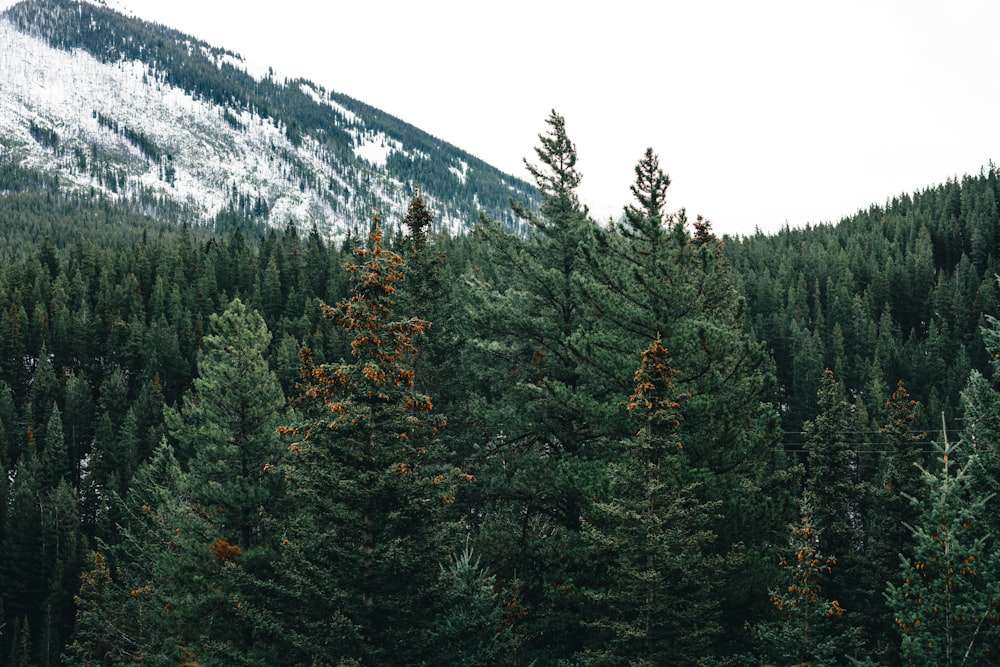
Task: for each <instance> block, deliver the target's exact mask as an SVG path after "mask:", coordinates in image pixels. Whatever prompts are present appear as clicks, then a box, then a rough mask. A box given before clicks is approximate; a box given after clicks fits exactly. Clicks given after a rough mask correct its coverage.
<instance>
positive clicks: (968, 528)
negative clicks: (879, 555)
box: [886, 420, 1000, 667]
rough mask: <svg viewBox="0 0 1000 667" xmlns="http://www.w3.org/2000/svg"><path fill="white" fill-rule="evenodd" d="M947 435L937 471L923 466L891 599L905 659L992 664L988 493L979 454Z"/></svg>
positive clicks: (996, 576) (996, 577) (994, 578)
mask: <svg viewBox="0 0 1000 667" xmlns="http://www.w3.org/2000/svg"><path fill="white" fill-rule="evenodd" d="M942 422H943V420H942ZM943 426H944V425H943V423H942V428H943ZM943 440H944V442H943V443H942V444H938V445H937V446H936V453H937V457H936V461H935V466H937V467H938V471H937V472H930V471H927V470H925V471H924V480H925V482H926V483H927V499H926V501H925V502H919V501H917V500H916V499H914V503H915V504H916V505H918V508H917V509H918V510H919V513H920V515H919V518H918V520H917V523H916V524H914V525H913V526H912V529H913V543H914V546H913V549H912V551H911V553H909V554H902V555H901V556H900V563H899V571H898V574H897V577H896V579H895V582H894V583H890V584H889V586H888V590H887V592H886V598H887V600H888V603H889V606H890V607H891V608H892V610H893V612H894V615H895V621H896V625H897V628H898V630H899V635H900V638H901V642H902V643H901V647H900V652H901V655H902V659H903V664H918V665H942V666H943V667H950V666H952V665H970V666H971V665H992V664H995V663H996V657H995V656H996V652H997V651H998V650H1000V646H998V644H997V641H998V640H1000V622H998V613H1000V610H998V599H1000V570H998V568H1000V557H998V551H997V545H996V542H995V539H994V535H993V534H992V533H991V532H990V531H989V529H988V523H987V521H986V519H987V516H988V515H987V513H986V504H985V501H986V499H987V498H986V497H983V496H980V495H978V494H977V493H975V491H974V490H973V488H972V476H971V475H970V471H969V469H970V466H971V465H973V464H974V462H975V458H976V454H975V453H974V452H973V453H967V454H965V455H964V456H963V454H962V453H960V451H959V450H960V446H959V445H957V444H952V443H951V442H949V440H948V438H947V434H945V435H944V437H943ZM963 459H964V460H963Z"/></svg>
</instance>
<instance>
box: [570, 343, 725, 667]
mask: <svg viewBox="0 0 1000 667" xmlns="http://www.w3.org/2000/svg"><path fill="white" fill-rule="evenodd" d="M673 376H674V370H673V368H672V366H671V363H670V357H669V355H668V353H667V350H666V349H665V348H664V347H663V345H662V343H661V341H659V340H656V341H654V342H653V343H652V344H650V346H649V347H648V348H646V350H645V351H644V352H643V354H642V364H641V366H640V368H639V370H638V371H637V372H636V374H635V383H636V387H635V391H634V393H633V394H632V397H631V401H630V402H629V404H628V410H629V412H632V413H633V414H634V415H635V417H636V420H637V421H638V423H639V424H640V425H641V428H640V430H639V432H638V433H637V434H636V436H635V437H633V438H630V439H629V440H627V441H626V442H625V443H624V445H623V451H622V452H621V454H620V455H619V456H617V457H616V458H615V460H614V461H612V462H610V463H609V464H608V466H609V473H608V479H609V485H610V490H609V493H608V495H607V497H606V498H604V499H602V500H601V501H599V502H597V503H596V504H595V507H594V510H593V514H592V518H591V519H590V524H589V526H588V528H587V529H585V534H586V536H587V538H588V540H589V541H591V542H592V543H593V545H594V546H595V547H596V553H598V554H602V555H604V556H603V557H602V560H604V559H606V560H607V561H608V562H607V567H606V570H605V574H604V576H603V577H601V578H599V579H598V582H599V585H598V586H595V587H594V588H592V589H590V590H588V591H587V597H588V598H589V600H590V602H591V608H592V613H591V614H590V619H589V621H588V623H587V625H588V626H589V627H591V628H592V629H593V632H592V636H591V639H592V641H591V642H589V644H590V646H588V648H587V650H586V651H584V652H583V653H582V655H581V657H580V659H579V662H580V664H601V665H612V664H622V665H626V664H628V665H700V664H717V658H716V657H715V656H713V653H714V652H715V651H714V650H713V649H715V648H717V645H718V641H719V633H720V630H721V628H720V625H719V621H718V612H719V609H718V599H719V595H718V592H713V589H714V587H715V585H716V582H717V581H718V574H719V572H720V571H721V569H722V567H721V566H722V563H721V559H720V558H719V556H717V555H716V554H713V553H712V551H713V549H712V546H713V542H714V541H715V535H714V534H713V532H712V530H711V527H710V526H711V524H712V523H713V521H714V516H713V515H714V514H715V513H716V512H717V511H718V509H719V506H720V503H719V502H716V501H711V502H705V501H703V500H701V499H699V497H698V495H697V493H696V485H695V484H692V483H690V482H687V481H686V480H685V477H687V475H685V474H684V470H683V469H684V468H685V467H686V466H687V465H689V462H688V461H687V459H686V456H685V454H684V445H683V443H682V442H681V440H680V438H679V436H678V427H679V426H680V423H681V421H682V413H683V408H682V406H681V404H680V403H679V402H678V399H682V398H683V397H682V396H679V395H678V394H677V391H676V388H675V387H674V383H673Z"/></svg>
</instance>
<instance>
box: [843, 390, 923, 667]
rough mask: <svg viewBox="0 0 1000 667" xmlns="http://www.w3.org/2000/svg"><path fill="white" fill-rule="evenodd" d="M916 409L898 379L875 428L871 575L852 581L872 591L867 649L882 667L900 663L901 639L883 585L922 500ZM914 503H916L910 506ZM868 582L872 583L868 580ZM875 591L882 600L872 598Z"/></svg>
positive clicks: (909, 540)
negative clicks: (881, 448)
mask: <svg viewBox="0 0 1000 667" xmlns="http://www.w3.org/2000/svg"><path fill="white" fill-rule="evenodd" d="M919 416H920V406H919V404H918V403H917V401H915V400H913V399H912V398H911V397H910V394H909V392H907V391H906V387H905V386H904V384H903V382H902V380H900V381H899V383H898V384H897V385H896V390H895V391H894V392H893V393H892V396H890V397H889V399H888V400H887V401H886V423H885V424H884V425H883V426H882V427H881V428H880V429H879V432H880V433H881V434H882V435H883V437H884V438H885V442H886V449H887V455H886V457H885V462H884V466H883V469H884V472H883V474H882V484H881V486H879V487H878V488H876V489H875V493H874V495H873V498H872V503H871V504H870V506H869V508H868V512H869V516H870V518H869V520H868V522H867V523H868V533H869V535H868V538H867V542H868V543H869V544H870V545H871V546H870V548H869V549H868V554H869V558H870V561H869V565H868V566H867V570H868V571H869V573H870V577H866V579H865V580H863V581H857V580H856V582H855V585H856V586H859V587H860V586H864V587H865V588H866V589H867V588H869V587H870V588H872V589H873V591H872V594H871V595H870V601H869V603H868V605H867V607H868V609H867V612H868V614H870V616H871V618H872V620H871V621H869V622H868V627H869V630H870V632H871V634H872V642H871V643H872V648H871V651H872V653H873V654H874V655H876V656H881V657H880V664H889V665H898V664H900V662H899V660H900V658H899V641H898V637H897V635H896V624H895V623H894V622H893V613H892V610H891V609H889V608H888V606H887V604H886V602H885V599H884V596H881V594H882V593H883V592H884V587H885V583H886V582H888V581H891V580H893V579H895V574H896V572H897V571H898V569H899V555H900V554H908V553H911V551H912V548H913V532H912V528H911V526H914V525H916V522H917V519H918V516H919V507H920V505H921V504H923V503H924V502H925V500H926V485H925V484H924V480H923V475H922V473H921V469H920V467H919V466H921V465H923V464H924V462H925V461H924V458H925V456H924V443H923V440H924V434H923V433H918V432H916V431H915V430H914V423H915V422H916V420H917V419H918V417H919ZM914 500H916V501H917V502H914ZM869 580H870V583H868V581H869ZM876 592H877V593H878V594H879V595H880V597H881V599H879V598H876V597H875V596H874V593H876Z"/></svg>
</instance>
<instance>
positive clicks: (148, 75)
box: [0, 0, 537, 239]
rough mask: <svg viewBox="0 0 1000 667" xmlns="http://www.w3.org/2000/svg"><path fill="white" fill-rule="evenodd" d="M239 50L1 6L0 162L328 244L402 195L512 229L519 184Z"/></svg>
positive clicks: (126, 20) (159, 30) (152, 207)
mask: <svg viewBox="0 0 1000 667" xmlns="http://www.w3.org/2000/svg"><path fill="white" fill-rule="evenodd" d="M243 62H244V61H243V59H242V57H241V56H239V54H236V53H234V52H232V51H229V50H227V49H225V48H221V47H215V46H212V45H209V44H207V43H206V42H203V41H201V40H198V39H197V38H194V37H191V36H189V35H185V34H184V33H181V32H179V31H176V30H173V29H171V28H168V27H165V26H160V25H159V24H153V23H148V22H145V21H142V20H140V19H137V18H131V17H126V16H125V15H123V14H121V13H119V12H117V11H115V10H113V9H111V8H109V7H108V6H107V5H106V4H92V3H90V2H83V1H81V2H77V1H75V0H25V1H24V2H21V3H18V4H16V5H14V6H12V7H10V8H9V9H7V10H6V11H5V12H3V13H0V79H2V80H3V81H4V83H2V84H0V111H2V112H3V113H2V114H0V159H5V160H10V161H15V162H23V163H24V164H26V165H27V166H30V167H34V168H39V169H42V170H43V171H50V172H52V173H56V174H58V175H59V176H60V177H61V178H62V181H63V183H64V185H66V186H68V187H73V188H77V189H83V190H85V191H86V190H90V191H92V192H94V193H98V192H100V193H102V194H105V195H107V196H111V197H113V198H117V199H124V200H126V201H131V202H133V203H134V204H135V205H136V206H137V207H138V208H139V209H140V210H143V211H144V212H147V213H151V214H160V215H168V216H170V217H173V218H175V219H176V220H177V221H185V222H191V223H200V224H204V223H210V222H211V221H212V220H213V219H214V218H216V217H218V216H220V215H238V216H245V217H248V218H250V219H253V220H263V221H265V222H266V223H267V224H269V225H272V226H284V225H285V224H287V223H289V222H294V223H296V224H303V225H307V224H313V225H316V226H317V227H318V228H319V229H320V230H321V231H322V232H323V233H324V234H325V235H326V236H328V237H330V238H333V239H337V238H343V237H346V236H349V235H352V234H357V233H360V232H362V231H363V230H367V228H368V224H369V221H370V218H371V216H372V214H373V212H380V213H381V215H382V217H383V219H384V220H385V223H386V225H387V226H389V227H392V225H394V224H395V221H397V220H398V219H399V218H400V217H401V216H402V213H403V211H404V210H405V205H406V203H407V201H408V200H409V197H410V196H411V195H412V192H413V190H414V189H415V188H419V189H420V191H421V192H422V193H423V194H424V195H425V197H427V198H428V200H429V202H430V204H431V205H432V206H433V210H434V211H435V214H436V217H437V226H438V228H439V229H446V230H448V231H449V232H452V233H461V232H462V231H464V230H465V229H467V228H468V227H469V226H470V225H471V224H473V223H474V222H475V221H476V220H477V219H478V217H479V213H480V211H482V212H485V213H486V214H487V215H489V216H490V217H492V218H494V219H496V220H498V221H500V222H502V223H504V224H507V225H509V226H511V227H515V228H517V227H518V225H519V222H518V221H517V220H516V219H515V217H514V216H513V214H512V212H511V211H510V208H509V205H508V202H509V199H510V198H514V199H517V200H522V201H527V202H529V203H531V202H535V201H537V193H536V192H535V190H534V188H533V187H532V186H530V185H529V184H527V183H525V182H524V181H521V180H520V179H517V178H515V177H513V176H510V175H508V174H504V173H503V172H501V171H499V170H498V169H496V168H494V167H491V166H490V165H488V164H486V163H485V162H483V161H482V160H479V159H478V158H476V157H474V156H472V155H470V154H468V153H466V152H464V151H462V150H461V149H458V148H456V147H454V146H452V145H451V144H448V143H447V142H444V141H442V140H440V139H438V138H436V137H433V136H432V135H430V134H428V133H426V132H423V131H421V130H419V129H418V128H415V127H413V126H412V125H409V124H408V123H406V122H405V121H403V120H401V119H399V118H396V117H394V116H392V115H390V114H387V113H385V112H382V111H380V110H378V109H376V108H374V107H371V106H370V105H367V104H365V103H364V102H361V101H359V100H355V99H353V98H350V97H349V96H346V95H343V94H340V93H336V92H334V91H327V90H326V89H324V88H323V87H321V86H319V85H317V84H315V83H313V82H311V81H309V80H307V79H303V78H299V79H284V80H283V81H280V82H279V81H276V80H275V79H274V78H273V77H272V76H270V75H267V76H265V77H263V78H255V77H254V76H252V75H250V74H249V73H248V72H247V71H246V69H245V68H243V69H241V67H243Z"/></svg>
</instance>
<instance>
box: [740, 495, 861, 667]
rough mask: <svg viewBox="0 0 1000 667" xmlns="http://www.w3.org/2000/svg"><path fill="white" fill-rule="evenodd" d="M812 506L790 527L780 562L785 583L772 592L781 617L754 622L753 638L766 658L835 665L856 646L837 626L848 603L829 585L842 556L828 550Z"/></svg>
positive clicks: (804, 505)
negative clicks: (828, 589) (835, 596)
mask: <svg viewBox="0 0 1000 667" xmlns="http://www.w3.org/2000/svg"><path fill="white" fill-rule="evenodd" d="M810 509H811V508H810V505H809V502H808V501H803V502H802V515H801V517H800V518H799V521H798V523H796V524H793V525H792V526H790V527H789V528H790V540H789V549H788V553H787V554H786V555H785V556H784V557H783V558H782V560H781V562H780V563H779V564H778V567H779V568H781V570H782V572H783V577H782V580H781V583H780V586H781V587H780V588H776V589H774V590H772V591H771V596H770V597H771V603H772V604H773V605H774V608H775V610H776V612H777V615H778V619H777V620H774V621H770V622H767V623H762V624H760V625H758V626H756V627H754V628H753V630H754V639H755V640H756V643H757V650H758V653H759V654H760V659H761V660H763V661H766V662H771V661H777V662H779V663H780V664H787V665H791V664H807V665H816V667H824V666H829V667H832V666H833V665H839V664H842V663H841V660H843V658H844V656H845V655H849V654H850V653H852V652H853V650H852V649H853V646H851V644H850V643H849V638H848V637H842V636H841V632H842V629H841V628H838V627H837V622H838V620H839V618H840V617H841V616H842V615H843V613H844V608H843V607H841V606H840V603H839V602H838V601H837V600H831V599H830V598H829V597H828V595H827V594H826V592H825V590H824V588H825V583H826V581H827V580H828V579H829V575H830V574H831V573H832V572H833V570H834V568H836V566H837V559H836V558H834V557H832V556H827V555H826V554H824V553H823V551H822V549H821V546H822V543H823V540H822V539H821V537H822V536H821V534H820V533H819V531H817V530H816V528H815V527H814V525H813V521H812V512H811V511H810ZM845 640H848V641H845Z"/></svg>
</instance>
